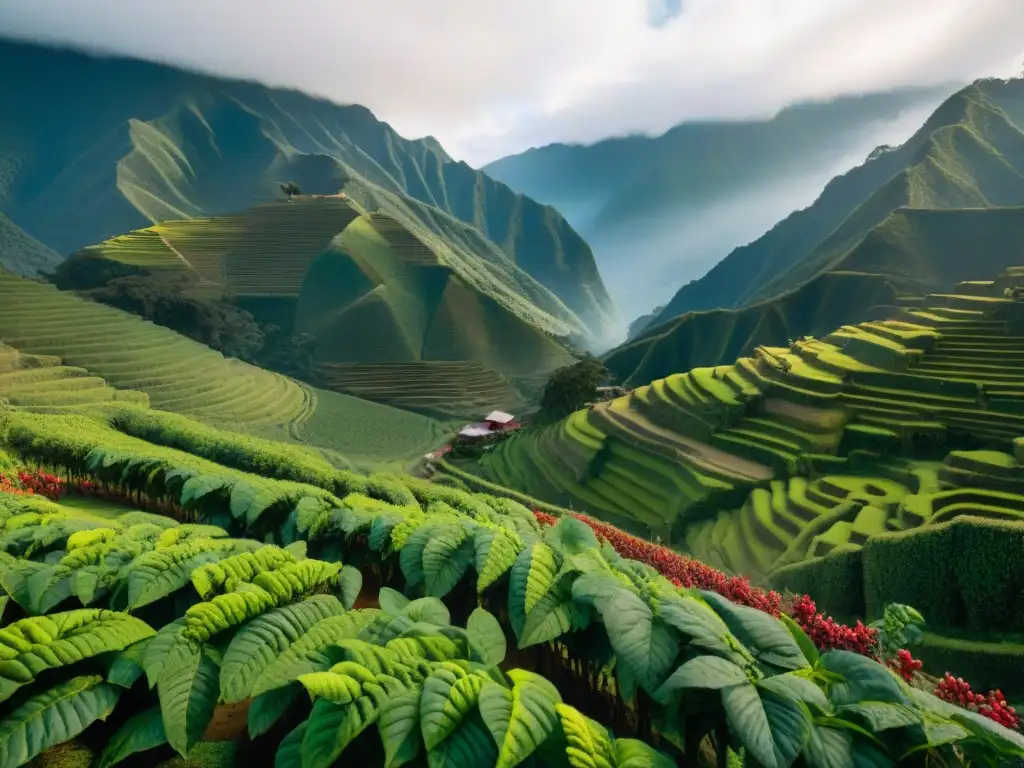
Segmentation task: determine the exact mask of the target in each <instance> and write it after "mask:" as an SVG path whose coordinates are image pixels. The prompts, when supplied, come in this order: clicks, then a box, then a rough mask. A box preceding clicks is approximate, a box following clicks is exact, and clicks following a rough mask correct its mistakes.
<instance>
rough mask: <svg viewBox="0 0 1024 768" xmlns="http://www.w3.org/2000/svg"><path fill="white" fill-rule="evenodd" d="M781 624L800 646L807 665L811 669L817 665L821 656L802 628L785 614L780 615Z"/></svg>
mask: <svg viewBox="0 0 1024 768" xmlns="http://www.w3.org/2000/svg"><path fill="white" fill-rule="evenodd" d="M779 618H780V619H782V623H783V624H785V625H786V629H788V630H789V634H791V635H792V636H793V639H794V640H796V644H797V645H798V646H800V650H801V651H802V652H803V654H804V658H805V659H807V663H808V664H810V665H811V666H812V667H813V666H814V665H815V664H817V663H818V659H819V658H821V654H820V653H819V652H818V648H817V646H815V645H814V641H813V640H811V638H809V637H808V636H807V633H806V632H804V630H803V627H801V626H800V625H799V624H797V623H796V622H795V621H793V619H792V618H790V617H789V616H787V615H786V614H782V615H781V616H780V617H779Z"/></svg>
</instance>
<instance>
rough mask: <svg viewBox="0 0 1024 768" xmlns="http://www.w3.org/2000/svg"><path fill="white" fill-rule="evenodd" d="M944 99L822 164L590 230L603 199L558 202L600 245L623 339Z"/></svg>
mask: <svg viewBox="0 0 1024 768" xmlns="http://www.w3.org/2000/svg"><path fill="white" fill-rule="evenodd" d="M936 106H938V101H936V102H935V103H934V104H925V105H919V106H915V107H914V108H912V109H908V110H906V111H904V112H902V113H901V114H900V115H899V116H898V117H896V118H895V119H893V120H887V121H879V122H878V123H875V124H874V125H873V126H872V127H871V129H870V130H867V131H864V132H863V133H861V134H860V135H859V136H856V137H854V138H853V139H852V140H851V141H850V142H849V143H848V145H847V146H846V147H841V148H839V150H838V152H839V154H838V155H837V156H836V157H835V159H834V160H832V161H830V162H828V163H825V164H823V165H821V166H820V167H818V168H813V169H807V168H800V169H793V171H792V172H791V173H789V174H785V173H780V174H777V175H776V177H775V178H773V179H772V180H771V181H770V182H767V183H764V184H757V185H749V186H747V187H745V188H742V189H740V190H738V191H736V192H735V193H734V194H730V195H729V196H728V197H726V198H719V199H715V200H710V201H708V202H707V204H705V205H699V206H693V205H686V206H685V207H682V208H678V209H671V210H666V211H663V212H660V213H658V214H657V215H656V216H652V217H647V218H645V219H644V220H642V221H630V222H629V223H628V224H626V225H624V226H620V227H618V228H617V229H615V230H614V231H611V232H607V233H604V232H602V233H600V234H596V233H588V226H587V225H588V224H591V223H592V221H593V216H594V214H595V213H596V208H597V205H596V204H595V203H593V202H588V203H587V204H583V203H581V204H579V205H577V206H573V205H571V204H570V205H568V206H566V205H565V203H564V202H560V204H559V210H560V211H561V212H562V213H563V214H564V215H565V216H566V218H567V219H568V220H569V222H570V223H571V224H572V225H573V226H574V227H576V228H577V229H579V230H580V231H581V232H582V233H583V236H584V237H585V238H586V239H587V242H588V243H589V244H590V246H591V247H592V248H593V250H594V257H595V259H596V260H597V264H598V268H599V269H600V271H601V276H602V278H603V279H604V282H605V285H606V286H607V287H608V290H609V292H610V293H611V294H612V298H613V299H614V300H615V302H616V305H617V307H618V310H619V314H620V317H619V324H618V326H617V331H618V341H622V340H623V339H624V338H625V336H626V329H627V327H628V325H629V323H631V322H632V321H633V320H635V319H636V318H637V317H639V316H640V315H644V314H647V313H648V312H650V311H651V310H652V309H654V308H655V307H657V306H660V305H662V304H665V303H667V302H668V301H669V299H671V298H672V297H673V296H674V295H675V293H676V291H678V290H679V288H681V287H682V286H683V285H685V284H686V283H688V282H690V281H691V280H696V279H697V278H699V277H702V276H703V275H704V274H705V273H706V272H707V271H708V270H709V269H711V268H712V267H713V266H715V264H717V263H718V262H719V261H721V260H722V259H723V258H725V257H726V256H727V255H728V254H729V252H730V251H732V250H733V249H734V248H737V247H739V246H741V245H745V244H747V243H750V242H752V241H754V240H756V239H757V238H759V237H760V236H761V235H763V234H764V233H765V232H767V231H768V230H769V229H771V228H772V227H773V226H774V225H775V224H776V223H778V222H779V221H780V220H782V219H784V218H785V217H786V216H788V215H789V214H790V213H792V212H793V211H796V210H800V209H802V208H806V207H808V206H810V205H811V204H812V203H813V202H814V201H815V200H816V199H817V198H818V196H819V195H820V194H821V192H822V189H823V188H824V187H825V185H826V184H827V183H828V182H829V181H830V180H831V179H833V178H835V177H836V176H839V175H842V174H844V173H846V172H847V171H849V170H851V169H852V168H855V167H857V166H859V165H861V164H863V163H864V161H865V160H866V159H867V156H868V155H869V154H870V153H871V151H872V150H874V149H875V148H876V147H878V146H880V145H882V144H889V145H894V146H895V145H899V144H902V143H903V142H905V141H906V140H907V139H908V138H910V137H911V136H912V135H913V134H914V133H915V132H916V131H917V130H918V129H919V128H920V127H921V125H922V124H923V123H924V122H925V120H927V118H928V116H929V115H930V114H931V113H932V111H934V108H935V107H936Z"/></svg>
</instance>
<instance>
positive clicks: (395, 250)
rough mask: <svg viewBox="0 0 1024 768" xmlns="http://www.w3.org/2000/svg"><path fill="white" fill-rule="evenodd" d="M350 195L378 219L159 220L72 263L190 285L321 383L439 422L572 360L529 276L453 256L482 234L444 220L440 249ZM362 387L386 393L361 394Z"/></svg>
mask: <svg viewBox="0 0 1024 768" xmlns="http://www.w3.org/2000/svg"><path fill="white" fill-rule="evenodd" d="M350 187H356V189H355V192H357V193H360V194H363V195H364V196H366V195H370V194H372V195H375V196H376V198H377V200H378V202H379V203H380V210H378V211H377V212H374V213H367V212H366V210H365V209H364V208H363V207H362V206H361V205H360V204H359V203H357V202H356V201H355V200H353V199H352V198H351V197H349V196H348V194H343V195H336V196H330V197H314V196H299V197H296V198H294V199H293V201H292V202H283V201H279V202H273V203H266V204H263V205H259V206H256V207H254V208H252V209H250V210H248V211H245V212H243V213H236V214H226V215H223V216H214V217H197V218H192V219H180V220H169V221H164V222H162V223H160V224H158V225H155V226H152V227H148V228H145V229H140V230H135V231H132V232H128V233H126V234H124V235H119V236H117V237H115V238H112V239H110V240H107V241H104V242H102V243H99V244H97V245H95V246H90V247H88V248H85V249H82V250H81V251H79V252H77V253H76V254H74V255H73V256H72V257H71V260H70V261H69V262H68V265H69V266H71V265H74V264H75V262H79V265H78V267H77V268H76V271H77V272H82V271H86V272H88V273H90V274H102V273H104V272H110V270H105V269H103V268H102V266H103V265H102V262H104V261H108V262H109V261H114V262H119V263H120V264H124V265H130V266H132V267H135V268H141V269H144V270H145V271H147V272H148V273H150V274H152V275H157V276H159V277H161V278H164V277H166V278H172V279H173V278H174V277H176V276H179V277H187V278H189V279H190V284H191V285H193V286H194V287H193V288H191V289H190V290H192V291H193V292H195V293H198V294H201V295H203V296H206V297H217V298H220V297H231V298H232V299H233V300H234V302H235V303H236V304H238V305H240V306H242V307H243V308H245V309H248V310H249V311H250V312H252V313H253V315H254V316H255V317H256V319H257V320H259V321H261V322H263V323H266V324H270V323H273V324H275V325H277V326H279V327H280V328H283V329H284V330H285V332H287V333H289V334H290V333H300V334H308V335H309V336H311V337H312V338H313V341H314V349H313V353H314V366H315V370H316V378H317V379H319V381H318V383H323V384H324V386H327V387H329V388H331V389H339V390H341V391H347V392H356V391H358V394H359V395H360V396H363V397H366V398H367V399H371V400H378V401H382V402H385V403H387V404H391V405H398V406H401V407H404V408H408V409H409V410H414V411H422V412H426V413H428V414H431V415H434V414H437V415H442V416H452V415H457V416H469V417H472V416H477V417H478V416H479V415H481V412H483V413H486V412H487V411H488V410H493V409H496V408H512V407H520V406H522V405H523V404H524V401H523V399H522V397H521V394H520V392H519V389H518V384H519V383H520V382H521V381H522V380H523V379H524V377H525V378H527V379H530V380H532V379H533V378H535V377H536V376H537V375H538V374H544V373H546V372H550V371H551V370H553V369H554V368H557V367H559V366H562V365H566V364H568V363H570V362H572V360H573V358H572V356H571V355H570V354H569V352H568V351H566V348H565V346H564V345H563V344H562V343H560V342H559V341H558V340H556V339H557V337H566V336H569V335H572V334H573V333H581V332H582V329H581V328H573V327H570V326H569V325H567V324H566V323H565V322H564V321H563V320H561V319H560V317H559V312H563V313H564V312H566V310H565V308H564V305H562V304H561V303H560V302H558V301H557V299H554V297H553V296H551V294H550V293H549V292H547V291H546V289H543V288H542V287H541V286H539V285H537V284H532V285H531V284H529V283H528V284H526V285H523V284H520V283H518V282H516V278H522V277H524V276H525V275H524V273H522V272H513V271H509V272H502V271H500V270H499V269H497V268H491V267H493V265H491V264H489V263H488V262H486V261H484V260H482V259H476V260H475V261H472V262H468V263H467V262H465V261H461V260H460V259H459V258H458V257H457V256H456V255H455V252H454V248H452V247H450V244H452V243H458V242H460V239H461V238H471V237H472V236H473V234H475V235H476V237H477V238H480V236H479V234H478V233H476V230H474V229H472V228H471V227H469V226H467V225H465V224H463V223H461V222H459V221H457V220H454V219H449V220H448V221H446V222H439V225H442V226H444V228H445V229H444V231H445V232H446V233H447V237H445V238H439V237H436V236H435V237H432V236H431V232H430V230H428V229H427V228H426V227H424V226H422V225H421V224H420V223H419V221H418V219H416V217H415V215H414V214H413V213H411V212H410V211H409V207H408V206H403V205H398V204H391V200H390V197H391V196H390V195H389V193H387V192H385V191H384V190H382V189H380V188H373V187H372V185H369V184H368V183H366V185H354V184H353V183H351V182H350V183H349V184H348V185H347V186H346V189H348V188H350ZM382 210H387V211H388V213H384V212H382ZM434 212H435V215H436V216H438V217H441V216H444V214H442V213H440V212H439V211H437V210H436V209H434ZM481 239H482V238H481ZM531 288H532V289H533V291H532V293H531V291H530V289H531ZM546 310H547V311H546ZM396 365H400V366H402V367H401V370H402V375H400V376H396V375H395V372H396V368H395V366H396ZM368 377H372V378H373V379H374V380H375V381H377V384H378V386H376V387H372V388H368V387H367V386H365V384H366V381H367V379H368Z"/></svg>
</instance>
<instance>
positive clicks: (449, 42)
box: [0, 0, 1024, 165]
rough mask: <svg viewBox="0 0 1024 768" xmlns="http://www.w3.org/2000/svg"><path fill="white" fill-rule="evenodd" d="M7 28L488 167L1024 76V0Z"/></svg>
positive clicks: (356, 2)
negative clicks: (433, 143) (813, 102)
mask: <svg viewBox="0 0 1024 768" xmlns="http://www.w3.org/2000/svg"><path fill="white" fill-rule="evenodd" d="M0 34H5V35H11V36H17V37H35V38H44V39H48V40H54V41H65V42H72V43H77V44H83V45H88V46H91V47H96V48H101V49H105V50H110V51H116V52H120V53H126V54H131V55H138V56H142V57H146V58H150V59H155V60H160V61H167V62H173V63H178V64H187V65H190V66H192V67H193V68H198V69H202V70H207V71H210V72H215V73H219V74H224V75H235V76H245V77H252V78H256V79H259V80H262V81H264V82H267V83H269V84H273V85H288V86H295V87H299V88H301V89H303V90H306V91H309V92H312V93H315V94H318V95H323V96H327V97H329V98H332V99H334V100H336V101H341V102H355V103H361V104H365V105H366V106H368V107H370V108H371V109H373V110H374V112H376V114H377V115H378V116H379V117H381V118H382V119H384V120H387V121H388V122H390V123H391V124H392V125H394V126H395V127H396V128H397V129H398V130H399V131H400V132H401V133H403V134H404V135H406V136H410V137H416V136H422V135H426V134H432V135H434V136H436V137H437V138H438V139H440V140H441V142H442V143H443V144H444V145H445V147H446V148H447V149H448V151H449V152H450V153H451V154H453V155H454V156H456V157H458V158H460V159H464V160H466V161H467V162H470V163H472V164H474V165H478V164H482V163H485V162H488V161H490V160H493V159H497V158H498V157H501V156H503V155H506V154H510V153H513V152H519V151H522V150H524V149H526V148H528V147H530V146H538V145H543V144H547V143H550V142H553V141H594V140H598V139H601V138H605V137H607V136H612V135H619V134H623V133H628V132H635V131H642V132H649V133H657V132H661V131H664V130H666V129H667V128H669V127H670V126H672V125H674V124H676V123H678V122H680V121H683V120H686V119H694V118H701V117H744V116H752V115H765V114H770V113H771V112H774V111H775V110H777V109H779V108H781V107H782V106H784V105H786V104H788V103H791V102H793V101H798V100H802V99H808V98H823V97H829V96H833V95H836V94H840V93H851V92H863V91H870V90H878V89H884V88H889V87H893V86H898V85H909V84H931V83H944V82H948V81H951V80H962V81H966V80H969V79H973V78H975V77H978V76H981V75H988V74H995V75H1008V74H1016V73H1019V72H1020V70H1021V65H1022V63H1024V0H373V1H372V2H366V1H365V0H0Z"/></svg>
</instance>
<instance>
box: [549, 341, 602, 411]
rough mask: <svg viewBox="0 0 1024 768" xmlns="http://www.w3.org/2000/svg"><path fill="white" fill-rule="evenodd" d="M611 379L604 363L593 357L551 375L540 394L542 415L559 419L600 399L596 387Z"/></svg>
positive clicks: (587, 356) (585, 355)
mask: <svg viewBox="0 0 1024 768" xmlns="http://www.w3.org/2000/svg"><path fill="white" fill-rule="evenodd" d="M608 378H609V373H608V370H607V369H606V368H605V367H604V363H602V362H601V360H599V359H598V358H596V357H594V356H593V355H591V354H584V355H583V357H581V358H580V359H579V360H578V361H577V362H575V363H573V364H571V365H567V366H565V367H563V368H559V369H558V370H556V371H554V372H553V373H552V374H551V377H550V378H549V379H548V381H547V384H545V385H544V392H543V393H542V394H541V400H540V415H541V417H542V418H544V419H560V418H562V417H563V416H568V415H569V414H570V413H572V412H573V411H577V410H579V409H580V408H584V407H586V405H587V403H589V402H591V401H593V400H595V399H596V398H597V388H598V387H599V386H601V384H602V382H604V381H606V380H607V379H608Z"/></svg>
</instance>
